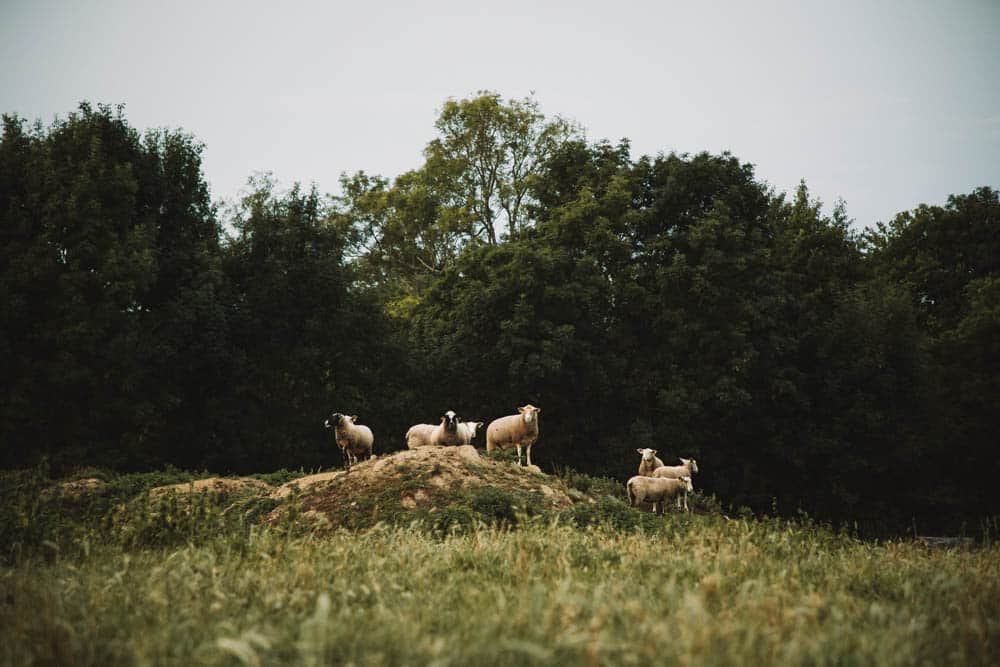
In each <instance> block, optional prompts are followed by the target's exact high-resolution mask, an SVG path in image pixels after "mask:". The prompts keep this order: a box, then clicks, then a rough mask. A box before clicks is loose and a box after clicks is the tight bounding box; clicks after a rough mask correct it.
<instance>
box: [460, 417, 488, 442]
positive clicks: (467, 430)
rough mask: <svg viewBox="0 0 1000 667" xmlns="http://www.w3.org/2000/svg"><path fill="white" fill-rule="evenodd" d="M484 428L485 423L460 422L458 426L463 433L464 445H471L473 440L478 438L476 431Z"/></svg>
mask: <svg viewBox="0 0 1000 667" xmlns="http://www.w3.org/2000/svg"><path fill="white" fill-rule="evenodd" d="M482 427H483V422H460V423H459V425H458V430H459V432H461V433H462V438H463V439H464V442H463V443H462V444H463V445H471V444H472V441H473V439H474V438H475V437H476V431H478V430H479V429H481V428H482Z"/></svg>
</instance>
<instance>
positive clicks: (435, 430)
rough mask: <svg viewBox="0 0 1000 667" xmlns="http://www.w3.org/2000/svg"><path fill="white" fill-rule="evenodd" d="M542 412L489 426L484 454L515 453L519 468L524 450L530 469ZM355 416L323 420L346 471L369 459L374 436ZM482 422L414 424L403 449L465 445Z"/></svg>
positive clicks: (527, 409)
mask: <svg viewBox="0 0 1000 667" xmlns="http://www.w3.org/2000/svg"><path fill="white" fill-rule="evenodd" d="M541 411H542V410H541V408H536V407H535V406H533V405H531V404H528V405H525V406H524V407H520V408H518V409H517V414H516V415H508V416H506V417H500V418H499V419H494V420H493V421H492V422H490V425H489V427H488V428H487V429H486V451H487V452H492V451H493V450H494V449H497V448H500V449H510V448H516V449H517V464H518V465H521V451H522V449H527V461H528V466H531V446H532V445H533V444H535V440H537V439H538V413H539V412H541ZM357 421H358V417H357V415H352V416H347V415H343V414H340V413H339V412H334V413H333V414H332V415H330V417H329V418H328V419H327V420H326V422H325V425H326V427H327V428H332V429H333V430H334V436H335V437H336V440H337V446H338V447H340V451H341V453H342V454H343V455H344V461H345V462H346V463H347V466H348V468H350V466H351V465H353V464H354V463H357V461H358V457H360V456H371V455H372V452H373V447H374V445H375V436H374V435H372V430H371V429H370V428H368V427H367V426H363V425H361V424H358V423H356V422H357ZM482 427H483V422H475V421H472V422H469V421H459V419H458V415H456V414H455V412H454V411H453V410H448V412H446V413H444V415H442V416H441V423H440V424H414V425H413V426H411V427H410V430H408V431H407V432H406V446H407V447H409V448H410V449H416V448H417V447H427V446H429V445H437V446H453V445H468V444H471V443H472V439H473V438H475V437H476V431H477V430H479V429H481V428H482Z"/></svg>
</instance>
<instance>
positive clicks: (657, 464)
mask: <svg viewBox="0 0 1000 667" xmlns="http://www.w3.org/2000/svg"><path fill="white" fill-rule="evenodd" d="M635 451H637V452H639V453H640V454H642V461H640V462H639V473H638V474H639V476H640V477H652V476H653V471H654V470H656V469H657V468H662V467H663V461H661V460H660V459H659V458H658V457H657V456H656V450H655V449H637V450H635Z"/></svg>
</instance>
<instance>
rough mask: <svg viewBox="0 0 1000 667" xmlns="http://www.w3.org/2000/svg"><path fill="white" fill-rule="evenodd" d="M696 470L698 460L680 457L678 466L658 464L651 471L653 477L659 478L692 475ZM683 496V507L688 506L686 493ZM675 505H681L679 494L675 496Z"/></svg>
mask: <svg viewBox="0 0 1000 667" xmlns="http://www.w3.org/2000/svg"><path fill="white" fill-rule="evenodd" d="M696 472H698V462H697V461H695V460H694V459H681V465H679V466H660V467H659V468H657V469H656V470H654V471H653V477H659V478H661V479H680V478H681V477H689V478H690V477H694V475H695V473H696ZM683 496H684V509H685V510H686V509H687V508H688V504H687V502H688V498H687V493H686V492H685V493H684V494H683ZM677 506H678V507H680V506H681V496H677Z"/></svg>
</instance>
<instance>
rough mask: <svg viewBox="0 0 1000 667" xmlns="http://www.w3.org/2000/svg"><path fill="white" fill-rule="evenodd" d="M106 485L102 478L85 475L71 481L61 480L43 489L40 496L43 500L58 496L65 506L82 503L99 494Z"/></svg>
mask: <svg viewBox="0 0 1000 667" xmlns="http://www.w3.org/2000/svg"><path fill="white" fill-rule="evenodd" d="M107 486H108V485H107V482H105V481H104V480H102V479H97V478H96V477H87V478H84V479H75V480H73V481H71V482H62V483H61V484H57V485H56V486H53V487H50V488H48V489H45V490H43V491H42V494H41V497H42V499H43V500H48V499H49V498H53V497H58V498H60V499H62V501H63V503H64V504H65V505H67V506H75V505H82V504H84V503H86V502H88V501H90V500H92V499H93V498H94V497H95V496H98V495H100V494H101V492H103V491H104V489H105V488H107Z"/></svg>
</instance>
